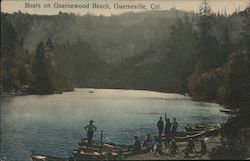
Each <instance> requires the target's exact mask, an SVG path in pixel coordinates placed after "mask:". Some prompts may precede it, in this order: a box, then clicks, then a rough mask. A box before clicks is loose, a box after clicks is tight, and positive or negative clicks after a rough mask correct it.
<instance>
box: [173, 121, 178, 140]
mask: <svg viewBox="0 0 250 161" xmlns="http://www.w3.org/2000/svg"><path fill="white" fill-rule="evenodd" d="M177 128H178V122H177V121H176V118H175V117H174V122H172V133H173V136H174V137H175V136H176V130H177Z"/></svg>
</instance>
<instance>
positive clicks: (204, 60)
mask: <svg viewBox="0 0 250 161" xmlns="http://www.w3.org/2000/svg"><path fill="white" fill-rule="evenodd" d="M198 28H199V31H198V44H197V52H198V66H199V70H200V71H201V72H204V71H208V70H210V69H211V68H213V67H215V66H216V63H217V57H216V54H217V53H216V48H217V47H216V44H217V41H216V38H215V37H214V36H213V14H212V12H211V9H210V6H209V5H208V3H207V1H206V0H204V1H203V2H202V3H201V5H200V9H199V21H198Z"/></svg>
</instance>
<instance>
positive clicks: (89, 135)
mask: <svg viewBox="0 0 250 161" xmlns="http://www.w3.org/2000/svg"><path fill="white" fill-rule="evenodd" d="M93 122H94V121H93V120H90V121H89V125H87V126H85V127H84V129H85V130H86V131H87V140H88V144H87V148H90V149H91V146H92V139H93V136H94V132H95V131H96V129H97V127H96V126H95V125H93Z"/></svg>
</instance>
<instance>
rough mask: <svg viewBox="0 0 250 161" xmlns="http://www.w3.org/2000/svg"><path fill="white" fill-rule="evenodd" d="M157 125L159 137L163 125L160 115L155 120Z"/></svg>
mask: <svg viewBox="0 0 250 161" xmlns="http://www.w3.org/2000/svg"><path fill="white" fill-rule="evenodd" d="M157 127H158V131H159V137H161V134H162V131H163V128H164V125H163V121H162V117H160V120H159V121H158V122H157Z"/></svg>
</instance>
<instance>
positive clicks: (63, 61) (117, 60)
mask: <svg viewBox="0 0 250 161" xmlns="http://www.w3.org/2000/svg"><path fill="white" fill-rule="evenodd" d="M1 16H2V17H3V16H4V17H5V18H6V19H7V20H8V21H9V22H10V23H11V24H12V25H13V29H14V30H15V31H16V33H17V34H18V35H19V37H22V39H23V46H24V47H23V48H25V49H27V50H28V51H29V52H34V51H35V49H36V47H37V45H38V44H39V43H40V42H42V41H43V42H46V41H47V40H48V39H51V41H52V43H53V44H54V45H55V49H54V51H53V54H52V55H53V56H52V58H53V60H54V61H55V64H56V65H57V66H58V69H59V70H60V72H61V74H62V75H63V76H64V77H65V78H67V79H68V80H69V81H70V82H72V84H73V85H74V86H75V87H95V88H130V89H148V90H157V91H166V92H179V93H186V92H187V91H188V89H187V78H188V77H189V75H190V74H191V73H192V72H193V70H194V65H195V64H196V61H197V59H198V55H197V53H198V52H197V45H199V41H198V36H199V35H198V34H199V33H198V32H199V27H200V26H199V14H194V13H187V12H182V11H177V10H175V9H172V10H169V11H150V12H142V13H126V14H122V15H115V16H109V17H105V16H94V15H84V16H77V15H74V14H67V13H59V14H58V15H53V16H41V15H28V14H24V13H20V12H19V13H14V14H4V13H2V14H1ZM212 17H213V20H212V23H213V30H212V31H211V35H212V36H213V38H214V39H215V40H216V41H213V40H212V41H209V42H208V43H210V42H213V43H214V44H207V47H206V48H208V49H209V50H210V51H208V52H212V53H213V55H212V54H210V55H211V56H210V57H209V58H207V60H209V63H210V64H208V65H210V66H211V68H216V67H218V66H220V65H222V64H223V63H225V62H226V59H227V57H228V56H229V55H230V54H231V52H232V51H233V50H234V48H235V47H237V45H238V44H239V40H240V33H241V30H242V29H241V26H242V18H241V16H240V15H239V14H237V13H234V14H233V15H230V16H226V13H223V14H220V13H216V14H212ZM204 43H206V42H204ZM201 45H202V44H201ZM203 45H204V44H203ZM211 45H212V47H211ZM201 48H202V47H201ZM206 48H204V50H205V49H206ZM205 59H206V58H205Z"/></svg>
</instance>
